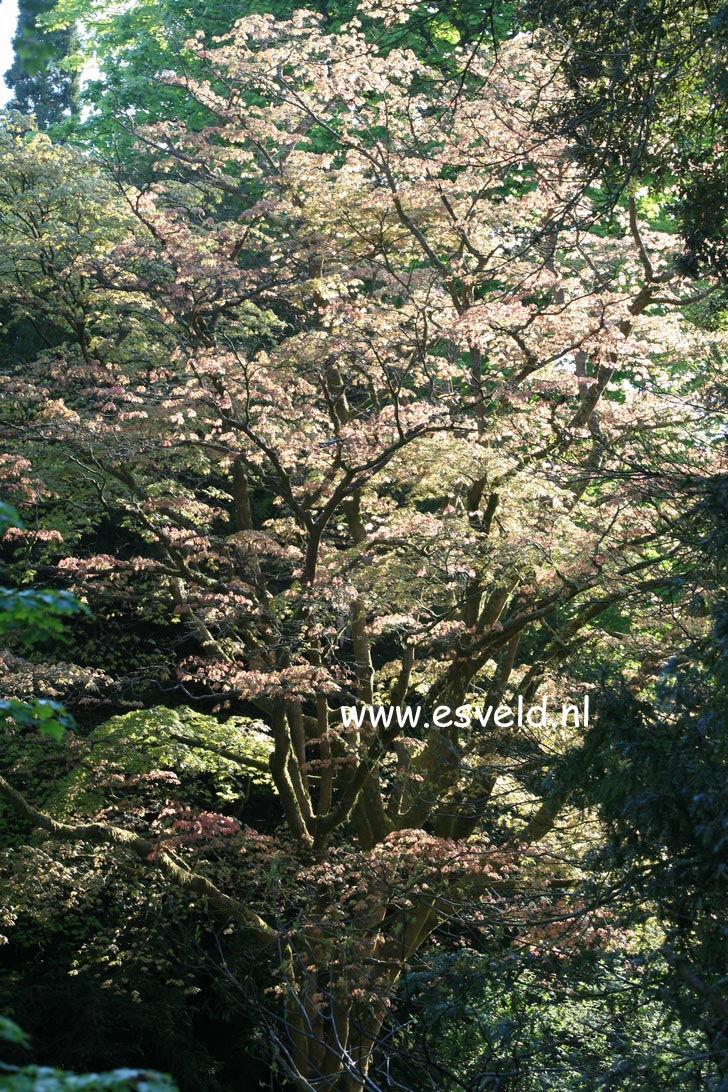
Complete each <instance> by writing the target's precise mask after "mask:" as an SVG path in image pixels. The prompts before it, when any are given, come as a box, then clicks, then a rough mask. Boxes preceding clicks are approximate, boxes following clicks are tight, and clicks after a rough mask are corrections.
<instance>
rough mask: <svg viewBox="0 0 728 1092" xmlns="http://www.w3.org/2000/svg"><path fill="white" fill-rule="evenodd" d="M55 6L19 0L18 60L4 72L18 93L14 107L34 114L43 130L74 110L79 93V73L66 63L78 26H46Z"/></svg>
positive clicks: (51, 1) (51, 2) (43, 0)
mask: <svg viewBox="0 0 728 1092" xmlns="http://www.w3.org/2000/svg"><path fill="white" fill-rule="evenodd" d="M54 7H55V0H19V7H18V25H17V29H16V32H15V38H14V39H13V48H14V50H15V60H14V61H13V64H12V65H11V67H10V68H9V69H8V71H7V72H6V73H5V82H6V84H7V85H8V87H10V88H12V89H13V90H14V92H15V94H14V97H13V99H12V101H11V103H10V106H11V108H15V109H17V110H20V111H21V112H22V113H25V114H34V115H35V118H36V121H37V123H38V127H39V128H40V129H48V128H49V127H50V126H51V125H54V124H56V123H57V122H59V121H62V120H63V118H64V117H67V116H68V114H69V113H72V112H73V111H74V109H75V107H76V101H77V96H78V76H77V74H76V73H75V72H73V71H70V70H69V69H68V68H67V66H66V64H65V63H64V62H65V61H66V60H67V58H68V57H69V55H70V54H71V53H72V52H73V49H74V44H75V42H74V39H75V36H76V32H75V29H74V28H73V27H69V28H66V29H63V30H52V31H51V30H46V29H44V26H43V16H46V15H48V14H49V13H50V12H51V10H52V9H53V8H54Z"/></svg>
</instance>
